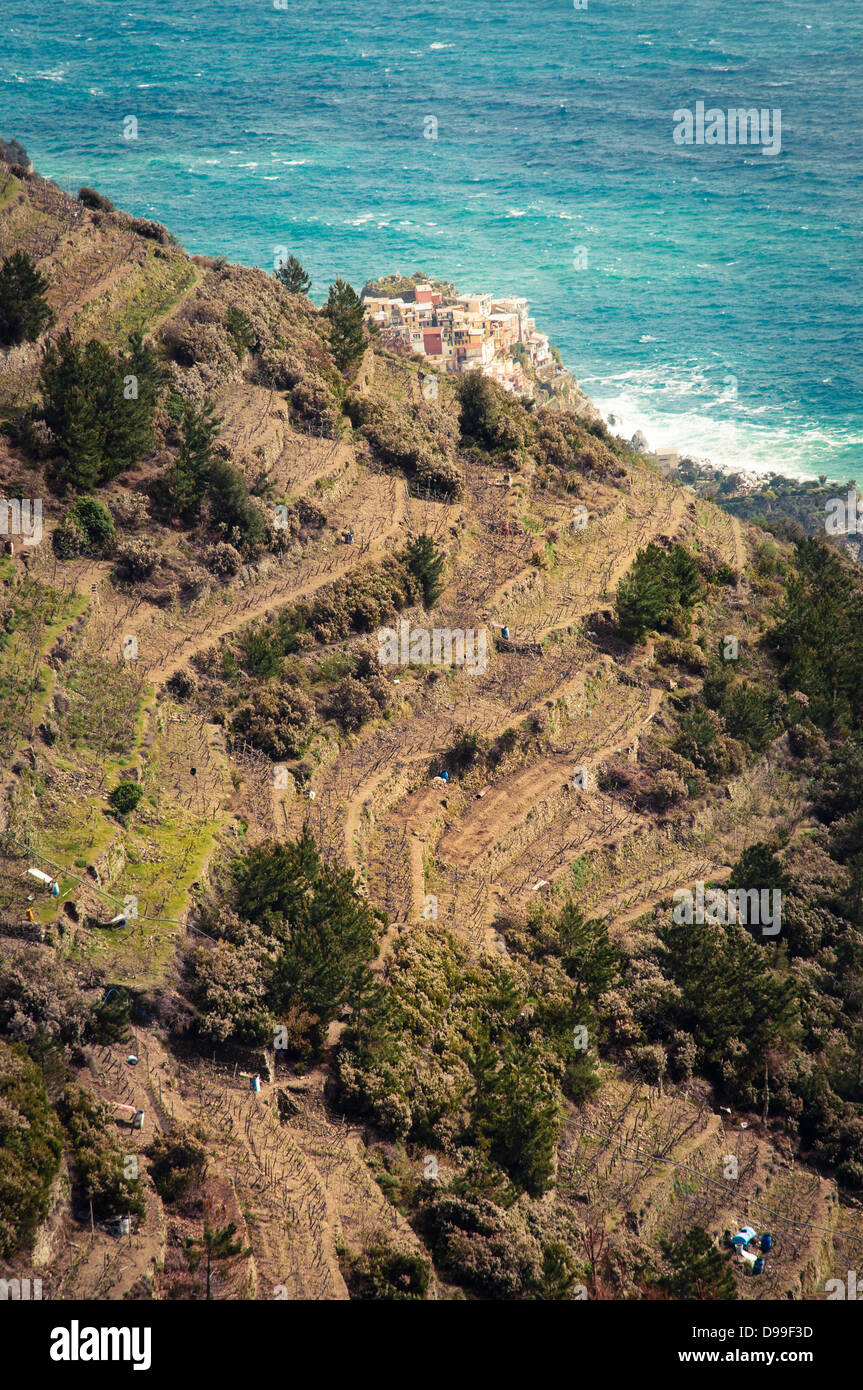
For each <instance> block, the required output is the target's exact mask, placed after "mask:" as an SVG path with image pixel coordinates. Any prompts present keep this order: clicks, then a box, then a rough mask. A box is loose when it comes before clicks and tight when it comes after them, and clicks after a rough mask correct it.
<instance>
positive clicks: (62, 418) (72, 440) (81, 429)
mask: <svg viewBox="0 0 863 1390" xmlns="http://www.w3.org/2000/svg"><path fill="white" fill-rule="evenodd" d="M90 347H92V351H90V352H89V353H87V352H86V350H85V349H84V348H82V347H81V346H80V345H79V344H78V343H76V342H75V341H74V340H73V338H72V336H71V334H69V333H64V334H62V335H61V336H60V337H59V338H58V339H57V341H56V342H54V343H47V344H46V346H45V349H44V351H43V354H42V370H41V384H42V417H43V419H44V421H45V423H46V425H47V426H48V428H49V429H50V430H51V433H52V434H53V435H54V438H55V440H56V442H57V448H58V450H59V452H60V453H61V454H62V455H63V458H64V460H65V463H64V466H63V467H62V469H61V470H60V477H61V479H62V481H64V482H66V483H70V484H71V485H72V486H73V487H76V488H80V489H82V490H88V489H90V488H95V487H97V486H98V484H99V482H100V479H101V474H102V465H103V457H104V421H103V419H102V417H101V416H100V408H101V407H103V405H104V395H105V390H104V385H105V384H104V382H103V381H102V380H101V376H102V372H103V371H104V372H107V371H108V370H109V368H108V365H107V364H106V363H105V360H104V357H103V354H105V355H107V357H108V358H110V353H108V351H107V349H106V348H102V345H101V344H99V343H93V344H88V348H90Z"/></svg>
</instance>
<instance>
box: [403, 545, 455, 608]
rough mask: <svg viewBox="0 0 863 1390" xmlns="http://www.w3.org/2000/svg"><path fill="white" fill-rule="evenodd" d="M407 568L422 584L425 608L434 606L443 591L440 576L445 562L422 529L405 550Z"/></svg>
mask: <svg viewBox="0 0 863 1390" xmlns="http://www.w3.org/2000/svg"><path fill="white" fill-rule="evenodd" d="M405 558H406V560H407V565H408V569H409V570H410V572H411V574H412V575H414V577H415V578H416V579H418V580H419V582H420V584H422V590H423V602H424V604H425V606H426V608H434V606H435V604H436V603H437V600H438V599H439V598H440V595H441V593H442V591H443V580H442V578H441V576H442V574H443V570H444V565H445V563H446V561H445V557H444V556H443V555H442V554H440V553H439V551H438V550H437V548H436V546H435V543H434V541H433V540H432V538H431V536H429V535H427V533H426V532H425V531H424V532H423V533H422V535H421V536H417V537H416V539H415V540H412V541H411V542H410V544H409V546H408V548H407V551H406V552H405Z"/></svg>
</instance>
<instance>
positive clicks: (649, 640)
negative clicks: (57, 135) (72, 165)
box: [0, 177, 863, 1300]
mask: <svg viewBox="0 0 863 1390" xmlns="http://www.w3.org/2000/svg"><path fill="white" fill-rule="evenodd" d="M0 222H2V225H3V227H4V244H5V240H8V241H9V243H10V244H11V245H12V246H13V247H15V248H17V249H15V250H13V252H12V253H11V254H10V256H9V257H7V259H6V260H5V261H4V262H3V264H2V267H0V342H2V343H3V344H4V346H7V345H8V346H10V347H14V351H15V352H16V353H18V354H19V355H20V359H21V360H20V362H18V363H17V365H16V371H15V375H14V378H13V374H12V373H11V371H9V370H6V368H5V366H4V365H3V362H0V416H2V433H0V467H2V469H3V477H4V488H5V490H6V493H7V494H8V496H9V497H10V498H11V497H17V498H20V499H35V498H38V499H40V501H41V503H42V511H41V513H40V515H41V518H42V520H41V524H42V534H41V536H40V538H39V539H38V541H35V542H34V543H33V544H29V543H28V542H27V541H26V540H25V539H24V537H23V536H19V534H18V533H15V534H13V535H11V537H10V538H11V540H12V542H13V545H12V553H11V554H6V555H4V557H3V564H2V570H0V577H2V586H3V587H2V614H0V691H2V697H3V698H2V709H0V741H2V748H0V754H2V762H3V768H4V773H3V783H2V807H3V814H2V827H3V828H2V831H0V855H2V858H0V1063H2V1065H0V1208H2V1211H3V1213H4V1215H3V1217H2V1220H0V1257H2V1259H3V1260H4V1261H6V1262H7V1263H8V1264H9V1266H10V1268H11V1267H14V1268H24V1267H25V1265H26V1262H27V1260H28V1259H30V1258H31V1255H32V1253H33V1250H34V1247H35V1244H36V1243H37V1242H38V1244H39V1248H40V1249H42V1250H43V1251H47V1254H44V1255H43V1256H40V1258H43V1259H44V1261H45V1268H46V1269H47V1270H49V1271H50V1277H51V1278H52V1280H53V1281H54V1287H55V1290H56V1292H57V1293H61V1294H63V1296H77V1295H81V1296H86V1297H101V1296H105V1293H106V1289H107V1288H108V1287H110V1288H112V1289H113V1290H114V1292H115V1293H116V1292H117V1290H122V1292H123V1294H124V1295H125V1296H128V1297H151V1296H157V1297H194V1298H205V1297H241V1296H257V1297H260V1298H267V1297H275V1296H278V1295H276V1294H275V1293H274V1290H275V1289H278V1288H283V1287H284V1288H288V1289H289V1290H290V1292H291V1296H292V1297H306V1296H309V1297H327V1298H330V1297H342V1298H344V1297H353V1298H358V1299H374V1300H380V1299H393V1300H402V1299H406V1300H415V1299H425V1298H430V1297H434V1298H461V1297H470V1298H474V1297H479V1298H493V1299H543V1300H557V1299H571V1298H578V1297H583V1296H587V1297H591V1298H596V1297H598V1298H627V1299H636V1298H660V1299H661V1298H675V1299H688V1298H693V1297H709V1298H716V1299H720V1298H721V1299H731V1298H737V1297H739V1298H747V1297H753V1296H756V1295H757V1293H758V1287H759V1286H758V1285H757V1281H756V1280H755V1279H753V1278H751V1277H749V1276H747V1275H745V1274H744V1273H743V1272H742V1270H741V1268H740V1267H739V1266H738V1265H736V1264H732V1263H730V1262H729V1260H728V1258H727V1256H726V1254H725V1253H723V1250H722V1248H721V1235H722V1231H723V1229H724V1227H726V1226H728V1225H730V1224H731V1223H732V1222H733V1221H735V1220H736V1221H740V1220H742V1219H743V1216H744V1214H745V1213H746V1212H747V1211H748V1212H750V1213H751V1216H752V1219H753V1220H756V1219H757V1220H759V1222H760V1224H761V1225H763V1226H769V1227H771V1228H772V1229H774V1230H775V1232H776V1233H777V1249H776V1253H775V1255H774V1256H773V1257H772V1258H771V1260H770V1261H769V1262H768V1271H767V1273H766V1274H765V1276H764V1278H765V1280H767V1281H768V1282H767V1285H766V1286H767V1287H769V1289H770V1290H771V1291H772V1293H773V1294H774V1295H775V1296H785V1295H790V1296H792V1297H797V1298H799V1297H810V1296H811V1297H818V1296H823V1295H822V1290H823V1279H824V1277H825V1275H826V1274H829V1273H830V1271H831V1270H832V1269H833V1267H834V1265H835V1267H836V1268H840V1269H841V1268H843V1267H845V1266H843V1263H842V1262H843V1261H847V1260H850V1259H853V1252H854V1250H855V1249H859V1241H860V1240H861V1239H863V1222H861V1221H860V1217H859V1211H860V1208H859V1203H860V1200H861V1194H863V811H861V805H860V801H861V790H863V708H861V693H860V692H861V690H863V680H861V676H863V671H861V670H860V669H859V668H860V667H861V662H863V638H861V636H860V634H861V632H863V624H861V622H860V616H861V608H863V584H861V578H860V571H859V569H858V568H857V567H856V566H855V565H854V564H853V563H852V562H851V561H850V560H849V558H848V556H847V555H846V554H845V553H844V552H843V551H841V550H839V549H838V548H837V547H835V546H833V545H830V544H827V543H826V542H825V541H824V539H823V538H820V539H816V538H811V537H809V538H807V537H804V536H802V535H796V539H792V538H791V537H790V534H786V535H781V534H776V535H769V534H767V533H766V532H765V531H763V530H759V529H756V528H755V527H749V528H745V527H743V526H742V525H741V524H740V522H739V521H738V520H737V519H735V518H732V517H731V516H730V515H729V514H728V513H727V512H724V511H723V510H722V509H721V508H720V507H719V506H717V505H715V504H714V503H713V502H709V501H703V500H702V501H699V500H698V499H697V498H696V496H695V494H694V493H693V492H691V491H688V490H686V489H683V488H681V487H679V486H678V485H676V484H674V483H672V482H668V481H666V480H663V479H661V478H660V477H659V476H658V475H657V474H656V473H655V472H653V471H652V469H651V468H650V466H649V464H648V461H647V460H646V459H645V458H644V457H642V456H639V455H638V454H637V453H636V452H635V451H633V450H632V449H631V448H629V447H628V446H626V445H624V444H623V443H621V442H620V441H619V440H617V439H616V438H614V437H612V436H610V435H609V434H608V432H607V431H606V429H605V427H604V426H603V424H602V422H601V421H600V420H599V419H598V418H597V417H596V415H595V412H590V411H589V410H584V411H581V412H576V411H575V410H573V409H570V408H568V407H567V404H566V402H563V401H561V400H560V399H558V398H555V397H554V396H553V395H551V394H549V393H545V394H543V392H542V389H541V386H540V385H539V384H537V393H536V395H535V396H534V397H531V398H530V399H525V400H519V399H516V398H514V397H513V396H511V395H508V394H507V393H506V392H504V391H503V390H502V389H501V388H499V387H498V386H496V385H495V384H494V383H493V382H491V381H490V380H488V379H486V378H485V377H482V376H479V375H476V374H468V375H466V376H463V377H460V378H457V379H454V378H450V377H445V376H444V377H441V378H440V380H439V383H438V385H439V392H438V395H437V398H436V399H435V400H433V401H430V400H427V399H426V398H425V396H424V394H423V390H422V386H421V383H420V380H419V363H418V362H417V361H416V360H414V359H413V358H411V357H410V356H409V355H405V354H398V353H394V352H389V351H387V350H385V349H383V348H382V347H381V345H380V343H379V342H377V341H375V340H373V339H372V338H371V337H369V335H368V333H367V330H366V329H365V328H364V326H363V322H362V311H361V305H360V302H359V300H358V298H357V296H356V294H355V293H354V291H353V290H352V288H351V287H350V286H348V285H346V284H345V283H344V282H343V281H342V280H340V279H338V278H336V279H335V280H334V284H333V286H332V288H331V291H330V294H329V297H328V300H327V302H326V304H325V305H324V306H323V307H322V308H321V309H320V310H318V309H315V307H314V306H313V305H312V304H311V303H310V301H309V300H308V299H307V297H306V293H307V290H308V288H309V282H308V277H307V276H306V274H305V272H304V270H303V268H302V266H301V265H300V264H299V262H298V261H296V258H291V259H290V260H288V261H287V262H286V263H285V265H284V266H283V267H282V268H281V269H280V271H279V272H278V274H277V275H275V276H271V275H267V274H266V273H264V272H263V271H260V270H250V269H245V268H243V267H239V266H231V265H228V264H227V263H225V262H224V261H221V260H209V259H207V258H203V257H196V258H188V257H186V256H185V253H184V252H183V251H182V250H181V248H179V247H178V246H177V245H176V243H175V242H174V241H173V238H171V237H170V235H169V234H168V233H167V232H165V230H164V229H163V228H160V227H159V226H158V224H153V223H146V222H144V223H142V222H140V220H137V219H131V218H128V217H127V215H126V214H123V213H120V212H117V211H116V210H115V209H113V207H112V206H111V204H110V203H109V202H108V200H107V199H105V198H104V197H103V196H102V195H100V194H97V193H95V192H94V191H93V190H87V189H82V190H81V194H80V195H79V199H78V200H77V202H73V200H71V199H68V198H67V197H66V195H65V194H61V193H60V191H59V190H57V189H55V188H54V187H53V186H52V185H50V184H47V183H45V182H44V181H42V180H40V179H39V178H38V177H33V178H29V179H25V180H23V181H22V182H21V186H20V188H19V189H18V191H17V192H16V194H15V196H14V197H13V198H11V199H10V200H9V201H8V202H7V203H6V204H4V206H3V207H2V208H0ZM4 361H5V359H4ZM719 500H720V501H721V500H722V499H721V497H720V498H719ZM774 529H778V528H774ZM391 626H392V627H396V628H397V629H398V633H399V634H402V633H404V634H405V637H404V640H405V641H406V642H408V643H409V642H410V640H411V638H410V634H411V633H412V632H414V631H417V630H418V631H420V633H421V634H423V633H425V634H428V633H429V632H431V631H439V632H445V633H446V634H448V636H449V640H450V649H451V650H452V649H453V641H452V638H453V634H459V635H460V639H464V637H465V635H466V633H468V632H469V633H471V634H474V633H478V632H479V631H482V632H483V633H484V634H485V636H486V638H487V648H486V649H484V650H485V651H486V656H485V658H484V660H483V662H482V663H481V665H480V664H476V663H474V665H473V666H471V665H470V663H466V662H465V661H464V660H463V661H462V663H461V664H458V662H456V661H453V660H449V659H447V660H442V659H436V658H434V657H433V656H431V655H429V653H431V652H432V650H433V648H432V646H431V644H427V645H426V647H423V646H422V643H420V646H419V647H418V648H417V650H420V651H422V652H424V653H425V654H424V655H422V656H416V655H411V656H408V657H405V656H404V655H402V656H401V657H400V661H399V664H398V665H397V666H395V667H392V666H388V665H386V664H382V663H381V661H380V660H379V652H378V638H377V633H378V631H379V629H381V628H384V627H391ZM399 640H401V636H400V637H399ZM444 774H445V775H444ZM29 867H37V868H41V869H43V870H47V872H48V877H49V881H51V880H53V881H55V882H56V884H57V893H56V894H55V893H53V892H51V891H50V890H49V889H43V887H41V886H39V883H40V881H37V880H35V879H34V878H33V876H32V875H29V876H28V874H27V869H28V868H29ZM696 882H700V883H702V885H703V886H706V888H707V889H708V890H712V889H719V888H721V889H729V888H730V889H739V890H742V891H744V892H749V891H753V890H754V891H757V892H758V893H761V891H762V890H764V891H766V892H780V893H781V895H782V926H781V931H780V932H779V933H778V934H776V935H771V936H768V935H765V934H764V933H762V931H761V930H760V928H759V926H758V925H753V924H752V923H740V922H737V921H707V922H704V923H699V924H692V923H691V922H690V923H686V922H685V921H681V920H680V919H679V916H676V915H675V912H674V901H673V899H674V893H675V890H678V889H691V888H693V887H694V885H695V883H696ZM130 1056H131V1057H134V1058H135V1061H134V1062H130V1061H129V1060H128V1059H129V1057H130ZM256 1079H257V1080H259V1081H260V1082H261V1089H260V1090H252V1089H251V1087H250V1083H251V1082H254V1081H255V1080H256ZM720 1107H722V1108H720ZM138 1111H144V1112H145V1114H146V1121H145V1123H146V1128H145V1129H144V1130H137V1129H134V1128H133V1117H134V1116H135V1115H136V1113H137V1112H138ZM726 1117H727V1118H726ZM729 1153H731V1154H732V1155H734V1156H735V1162H736V1163H737V1172H736V1176H735V1177H734V1178H733V1179H729V1178H726V1177H724V1173H725V1168H724V1167H723V1159H724V1157H725V1156H727V1155H728V1154H729ZM130 1155H131V1156H132V1157H134V1158H135V1160H136V1161H135V1162H134V1163H132V1164H129V1163H128V1161H127V1160H128V1159H129V1157H130ZM627 1165H628V1166H627ZM725 1166H726V1167H727V1165H725ZM825 1194H826V1195H825ZM747 1204H749V1205H747ZM118 1217H124V1218H125V1217H129V1218H130V1219H131V1220H132V1222H133V1224H134V1226H135V1229H136V1233H137V1234H136V1236H135V1239H136V1241H137V1245H135V1246H134V1247H132V1248H133V1249H134V1250H135V1251H137V1252H138V1253H137V1255H135V1256H134V1257H132V1256H130V1259H131V1260H132V1263H131V1265H130V1266H129V1270H126V1272H125V1273H124V1272H123V1270H121V1269H119V1268H115V1266H114V1265H113V1264H112V1263H111V1260H110V1258H109V1257H108V1254H107V1253H106V1252H107V1251H108V1243H109V1242H110V1241H111V1240H112V1239H113V1236H112V1235H111V1234H110V1232H111V1231H112V1230H113V1223H114V1222H115V1221H116V1218H118ZM160 1222H161V1223H162V1225H161V1226H160V1224H159V1223H160ZM160 1230H165V1231H167V1232H168V1234H167V1235H163V1236H159V1234H158V1232H159V1231H160ZM285 1230H289V1231H290V1232H291V1238H290V1239H288V1238H287V1237H286V1236H285V1235H284V1232H285ZM825 1232H826V1237H825ZM72 1233H74V1234H72ZM819 1233H820V1234H819ZM70 1235H71V1239H72V1241H73V1244H74V1242H75V1241H76V1240H78V1241H79V1244H80V1246H81V1249H82V1251H83V1253H82V1254H81V1255H80V1256H79V1257H78V1258H77V1262H76V1261H75V1260H73V1261H72V1263H71V1268H67V1263H68V1261H67V1251H66V1246H65V1241H66V1240H67V1238H70ZM100 1241H103V1242H105V1245H104V1248H103V1247H102V1246H100V1244H99V1242H100ZM52 1242H53V1244H52ZM58 1250H59V1251H60V1254H59V1255H58V1254H57V1251H58ZM52 1251H53V1253H52ZM100 1251H101V1254H100ZM102 1255H104V1256H105V1258H104V1259H102ZM130 1270H131V1271H132V1272H131V1273H130V1272H129V1271H130ZM100 1271H101V1273H100ZM106 1280H110V1281H113V1282H111V1283H110V1284H109V1283H106V1282H105V1281H106ZM124 1281H125V1282H124ZM760 1287H761V1288H764V1287H765V1285H761V1286H760Z"/></svg>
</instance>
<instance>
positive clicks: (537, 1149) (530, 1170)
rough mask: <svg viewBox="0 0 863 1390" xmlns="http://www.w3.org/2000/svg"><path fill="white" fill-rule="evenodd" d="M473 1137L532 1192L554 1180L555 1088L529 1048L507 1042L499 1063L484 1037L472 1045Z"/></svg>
mask: <svg viewBox="0 0 863 1390" xmlns="http://www.w3.org/2000/svg"><path fill="white" fill-rule="evenodd" d="M473 1072H474V1076H475V1077H476V1082H477V1088H476V1094H475V1099H474V1112H473V1123H474V1131H475V1134H476V1137H477V1142H478V1144H479V1146H480V1147H483V1146H485V1147H487V1149H488V1152H489V1155H490V1157H491V1158H492V1159H493V1160H494V1161H495V1163H498V1164H499V1165H500V1166H501V1168H504V1169H505V1170H506V1172H507V1173H509V1175H510V1177H511V1178H512V1180H513V1182H515V1183H517V1184H518V1186H519V1187H520V1188H521V1189H522V1190H523V1191H524V1192H527V1193H529V1195H530V1196H531V1197H541V1196H542V1194H543V1193H544V1192H547V1191H548V1189H549V1187H551V1185H552V1181H553V1177H554V1155H555V1151H556V1148H557V1129H558V1119H559V1109H558V1099H557V1092H556V1088H555V1087H554V1085H553V1083H552V1082H551V1080H550V1078H549V1076H548V1074H547V1072H546V1070H545V1068H544V1066H543V1065H542V1062H541V1061H540V1060H539V1058H538V1057H537V1056H536V1054H535V1053H534V1052H533V1051H532V1050H531V1049H525V1048H524V1047H523V1046H518V1047H517V1046H516V1045H515V1044H514V1043H512V1042H507V1044H506V1047H505V1050H504V1054H503V1061H502V1063H500V1064H499V1058H498V1054H497V1052H496V1050H495V1049H494V1048H492V1047H491V1046H489V1044H488V1042H487V1040H486V1041H482V1040H481V1041H480V1042H479V1043H478V1045H477V1048H476V1050H475V1062H474V1067H473Z"/></svg>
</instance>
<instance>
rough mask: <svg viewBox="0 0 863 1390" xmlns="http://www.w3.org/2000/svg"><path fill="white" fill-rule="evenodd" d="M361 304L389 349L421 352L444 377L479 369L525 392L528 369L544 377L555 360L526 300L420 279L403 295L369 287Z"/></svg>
mask: <svg viewBox="0 0 863 1390" xmlns="http://www.w3.org/2000/svg"><path fill="white" fill-rule="evenodd" d="M395 278H396V279H397V280H398V278H399V277H395ZM375 288H378V287H377V286H376V287H375ZM363 305H364V308H365V311H366V315H367V317H368V319H369V322H370V323H372V324H374V325H376V326H377V327H378V328H379V329H380V334H381V342H382V343H383V344H384V345H385V346H387V347H399V346H403V347H405V348H409V349H410V350H411V351H413V352H418V353H421V354H422V355H423V356H424V357H427V358H428V360H429V363H430V365H431V366H434V367H437V368H438V369H439V370H441V371H444V372H454V373H459V372H469V371H474V370H479V371H481V372H483V374H484V375H486V376H488V377H490V378H491V379H492V380H494V381H496V382H498V383H499V384H500V385H501V386H502V387H503V388H504V389H505V390H507V391H517V392H523V391H525V390H526V389H527V386H528V378H527V375H526V372H525V366H526V365H527V364H529V365H530V366H531V367H532V368H533V369H534V372H535V373H537V374H539V375H540V376H541V374H542V372H543V369H546V368H550V367H553V364H554V362H555V360H556V359H555V358H554V357H553V354H552V348H551V344H550V343H549V340H548V335H547V334H545V333H541V332H539V330H538V329H537V327H536V322H535V320H534V319H532V318H530V317H529V306H528V302H527V300H526V299H520V298H504V299H496V298H495V297H494V295H492V294H490V293H483V294H456V293H455V292H454V290H453V289H452V287H451V286H447V285H445V284H442V283H437V282H435V283H423V282H422V281H421V280H416V281H415V282H411V281H407V282H403V288H402V291H401V293H399V294H376V293H373V292H370V291H369V287H366V289H365V290H364V292H363ZM557 361H558V363H559V358H558V359H557Z"/></svg>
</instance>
